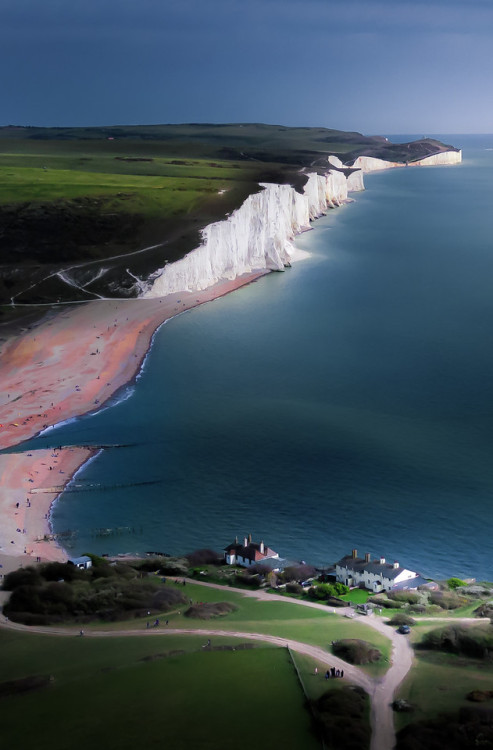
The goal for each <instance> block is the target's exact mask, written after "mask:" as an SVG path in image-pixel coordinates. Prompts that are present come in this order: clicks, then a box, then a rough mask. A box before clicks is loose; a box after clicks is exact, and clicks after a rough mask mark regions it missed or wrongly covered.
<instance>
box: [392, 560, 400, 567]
mask: <svg viewBox="0 0 493 750" xmlns="http://www.w3.org/2000/svg"><path fill="white" fill-rule="evenodd" d="M392 567H393V568H398V567H399V563H398V562H397V560H394V564H393V566H392Z"/></svg>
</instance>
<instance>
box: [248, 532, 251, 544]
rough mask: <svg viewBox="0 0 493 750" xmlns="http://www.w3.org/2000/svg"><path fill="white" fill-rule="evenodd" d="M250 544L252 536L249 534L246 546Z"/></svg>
mask: <svg viewBox="0 0 493 750" xmlns="http://www.w3.org/2000/svg"><path fill="white" fill-rule="evenodd" d="M251 543H252V535H251V534H249V535H248V544H251Z"/></svg>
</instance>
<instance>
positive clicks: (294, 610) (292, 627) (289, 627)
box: [88, 582, 391, 675]
mask: <svg viewBox="0 0 493 750" xmlns="http://www.w3.org/2000/svg"><path fill="white" fill-rule="evenodd" d="M166 585H167V586H175V584H172V583H169V582H168V583H166ZM176 587H177V588H178V589H179V590H181V591H183V592H184V593H186V596H187V597H189V599H191V600H192V601H193V602H194V603H196V602H231V603H233V604H234V605H235V606H236V607H237V610H236V611H235V612H232V613H230V614H228V615H225V616H222V617H219V618H215V619H212V620H199V619H191V618H188V617H185V616H184V611H185V610H186V608H187V607H186V605H185V606H184V607H183V608H182V607H180V608H175V609H174V611H173V612H172V613H168V614H163V615H161V616H160V623H161V624H160V627H166V625H165V624H164V623H165V622H166V620H168V622H169V627H170V628H189V629H190V628H208V629H211V630H213V629H219V630H238V631H240V632H249V633H265V634H267V635H274V636H279V637H281V638H288V639H292V640H297V641H302V642H303V643H309V644H311V645H314V646H320V647H321V648H324V649H326V650H327V651H330V643H331V641H333V640H339V639H341V638H360V639H362V640H365V641H368V642H370V643H372V644H373V645H375V646H376V647H377V648H378V649H380V651H381V652H382V654H383V657H384V658H383V660H382V661H381V662H380V663H379V664H372V665H367V666H365V667H362V668H363V669H364V670H365V671H366V672H368V673H369V674H372V675H377V674H381V673H383V672H385V671H386V670H387V669H388V666H389V659H390V651H391V643H390V640H388V639H387V638H385V637H384V636H383V635H381V634H380V633H378V632H377V631H375V630H373V629H372V628H370V627H368V626H365V624H364V621H360V620H358V621H354V620H350V619H347V618H344V617H340V616H339V615H335V614H331V613H330V612H324V611H323V610H319V609H313V608H311V607H304V606H303V605H299V604H296V603H295V602H294V601H293V602H290V601H289V600H287V601H285V602H284V601H283V602H278V601H259V600H256V599H253V598H251V597H246V596H243V595H242V594H240V593H238V592H235V591H230V590H229V589H228V588H227V587H224V589H215V588H209V587H207V586H200V585H198V584H193V583H187V585H186V586H182V585H181V584H176ZM147 620H151V622H152V620H153V618H143V619H137V620H127V621H125V622H122V623H111V624H104V626H102V625H101V623H98V624H96V623H95V624H93V625H90V626H88V628H93V629H97V630H100V629H101V627H104V628H105V629H113V630H122V629H128V630H131V629H135V628H136V627H137V628H142V629H143V630H144V629H145V628H146V622H147Z"/></svg>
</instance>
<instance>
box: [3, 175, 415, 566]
mask: <svg viewBox="0 0 493 750" xmlns="http://www.w3.org/2000/svg"><path fill="white" fill-rule="evenodd" d="M365 166H366V169H365V168H363V169H362V170H361V171H362V173H363V174H364V173H366V172H367V171H373V170H371V169H368V166H369V165H365ZM372 166H373V167H374V168H375V165H372ZM388 166H389V167H396V166H400V167H404V166H405V165H404V164H394V163H388ZM329 170H330V167H329ZM353 189H354V188H353ZM352 201H353V199H351V198H349V197H348V198H347V200H345V201H344V203H346V202H348V203H349V202H352ZM335 205H338V204H335ZM330 207H332V204H330ZM307 230H308V227H305V229H304V231H307ZM296 233H299V232H296ZM301 257H303V252H302V251H301ZM298 258H299V255H298V253H296V254H295V255H294V256H293V260H297V259H298ZM268 273H270V271H269V270H267V269H262V270H259V271H253V272H251V273H247V274H244V275H242V276H239V277H237V278H235V279H234V280H231V281H229V280H223V281H219V282H217V283H215V284H213V285H212V286H210V287H208V288H207V289H205V290H203V291H197V292H172V293H170V294H167V295H166V296H163V297H146V298H133V299H128V300H122V299H97V300H92V301H90V302H86V303H80V304H76V305H75V304H70V303H67V304H64V305H61V306H60V310H57V311H55V312H54V307H55V306H50V307H49V313H50V314H48V315H45V316H44V317H43V318H42V319H41V320H39V321H37V322H36V323H33V324H32V325H29V326H28V327H27V329H26V330H25V331H23V333H22V334H21V336H14V335H10V336H9V337H8V338H6V339H5V340H4V341H2V342H1V343H0V367H1V368H2V369H1V372H2V393H3V394H4V395H3V396H0V399H1V400H2V401H3V403H0V451H2V450H7V449H9V448H12V447H14V446H20V445H22V443H24V442H25V441H26V440H29V439H30V438H33V437H35V436H38V435H40V434H42V433H43V432H45V431H47V430H49V429H50V428H53V427H56V426H57V425H59V424H61V423H63V422H66V421H69V420H71V419H75V418H77V417H80V416H82V415H84V414H88V413H91V412H94V413H95V412H97V411H99V410H101V409H102V408H104V407H105V405H107V404H108V401H109V400H110V399H111V398H112V397H114V395H115V394H117V393H118V392H119V391H120V390H121V389H122V388H123V387H124V386H127V385H129V384H130V383H132V382H134V381H135V380H136V379H137V378H138V377H139V375H140V374H141V372H142V370H143V368H144V367H145V363H146V359H147V357H148V355H149V352H150V350H151V348H152V344H153V342H154V337H155V336H156V334H157V332H158V331H159V329H160V327H161V326H162V325H163V324H164V323H166V322H167V321H168V320H171V319H172V318H173V317H176V316H177V315H179V314H181V313H182V312H185V311H187V310H190V309H192V308H194V307H197V306H198V305H201V304H204V303H205V302H210V301H212V300H214V299H217V298H219V297H222V296H224V295H226V294H228V293H229V292H232V291H235V290H236V289H239V288H241V287H242V286H245V285H247V284H250V283H252V282H253V281H256V280H257V279H259V278H260V277H262V276H264V275H266V274H268ZM45 307H46V306H45ZM5 394H6V397H5ZM40 402H41V403H40ZM109 406H111V405H108V406H106V408H109ZM51 450H52V449H36V450H35V451H32V452H31V455H29V454H27V452H26V451H22V450H19V451H15V452H11V453H6V454H3V455H2V454H0V469H1V475H2V479H1V480H0V487H1V486H2V484H4V483H6V484H5V485H4V486H5V488H6V491H4V493H3V495H4V498H5V502H4V501H3V500H2V499H1V498H0V518H1V519H2V521H4V519H9V518H10V516H9V512H10V511H12V508H14V507H15V503H19V506H18V507H17V508H16V510H17V511H18V513H19V511H20V509H21V503H22V502H24V503H25V504H26V506H27V503H28V502H29V498H26V497H24V494H25V492H24V490H25V489H26V488H25V487H23V485H22V481H23V480H22V476H21V475H22V474H24V475H29V479H28V480H25V481H29V482H30V487H29V489H30V495H33V494H34V495H36V494H37V491H38V490H39V491H40V493H42V494H44V495H46V498H44V499H45V500H46V502H47V499H48V497H50V498H51V499H50V501H49V505H48V509H47V510H46V502H44V503H41V502H37V503H32V502H31V503H30V504H29V505H28V506H27V507H28V508H29V510H30V511H31V512H30V514H29V517H30V519H33V522H32V528H33V529H35V530H36V531H35V532H34V531H33V532H31V531H30V529H28V528H26V527H25V526H15V534H17V535H18V534H19V533H22V530H23V529H24V528H25V531H26V533H25V534H22V535H23V541H24V544H23V545H22V544H18V545H17V544H16V541H18V540H15V535H14V537H13V538H11V539H9V538H8V537H9V536H12V533H13V531H12V530H13V528H14V527H13V526H12V523H7V525H5V523H3V524H2V530H1V531H0V563H2V562H3V558H4V557H5V561H6V563H8V564H11V563H12V562H13V561H15V562H16V565H15V567H17V565H18V561H19V559H20V558H21V559H22V560H23V561H24V560H27V561H32V558H33V557H34V558H38V557H42V558H43V559H63V558H64V557H67V555H66V554H65V551H64V550H63V548H62V547H61V546H58V544H57V543H56V541H55V540H54V539H53V536H52V535H51V534H50V530H49V528H48V529H47V527H46V525H43V521H45V520H47V519H49V515H50V509H51V508H52V505H53V503H54V502H55V501H56V499H57V498H58V497H59V496H60V494H61V493H62V492H63V489H64V487H65V486H66V485H67V484H68V483H69V482H70V481H71V479H72V478H73V476H74V474H75V473H76V472H77V471H79V470H80V468H81V467H82V466H83V465H84V464H85V463H86V461H87V460H89V459H90V458H91V457H92V456H94V455H95V454H96V453H97V452H98V451H99V450H100V448H83V447H80V448H79V447H78V448H76V447H68V448H62V447H61V446H60V450H59V451H57V452H58V453H59V454H60V460H61V461H63V462H64V465H65V463H66V465H67V469H66V470H65V469H63V470H60V469H59V472H60V471H61V472H62V473H63V474H65V471H66V472H67V476H66V481H65V482H64V483H63V485H62V486H60V487H59V486H57V492H56V493H48V492H46V487H44V486H43V485H44V484H45V483H46V480H47V478H48V477H47V476H46V470H44V469H41V466H42V465H43V466H44V465H45V464H46V461H41V458H44V459H46V458H52V456H51ZM43 451H45V452H46V451H47V452H48V453H49V454H50V456H47V455H42V456H41V453H42V452H43ZM35 453H36V456H34V454H35ZM38 454H40V456H39V457H38ZM74 454H75V456H74ZM33 458H34V462H33V461H32V460H29V459H33ZM38 458H39V460H38ZM75 458H76V460H74V461H71V460H69V459H75ZM77 461H78V463H77ZM34 466H36V467H38V468H36V469H34ZM69 467H70V468H69ZM9 477H10V479H9ZM8 482H10V483H11V485H12V486H11V485H10V484H8ZM15 482H17V485H15ZM19 495H20V498H21V499H19V497H18V496H19ZM14 497H15V499H14ZM6 503H7V504H6ZM9 503H10V506H9ZM14 517H15V514H14ZM10 520H11V521H12V519H10ZM29 526H31V522H30V524H29ZM18 528H21V532H19V531H18V530H17V529H18ZM40 529H41V530H43V536H44V535H46V536H47V537H48V540H47V541H43V542H42V543H41V541H39V539H38V537H39V535H40ZM50 537H51V538H50ZM10 544H12V548H10V547H8V546H7V545H10ZM41 544H42V545H43V546H40V545H41ZM14 547H15V551H14V549H13V548H14ZM21 548H22V551H21ZM24 549H25V550H26V551H25V552H24V551H23V550H24ZM53 555H55V557H53Z"/></svg>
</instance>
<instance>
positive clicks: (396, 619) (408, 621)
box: [387, 612, 416, 626]
mask: <svg viewBox="0 0 493 750" xmlns="http://www.w3.org/2000/svg"><path fill="white" fill-rule="evenodd" d="M387 625H396V626H399V625H416V620H413V618H412V617H409V615H406V614H404V612H396V613H395V615H394V616H393V617H392V619H391V620H389V621H388V622H387Z"/></svg>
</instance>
